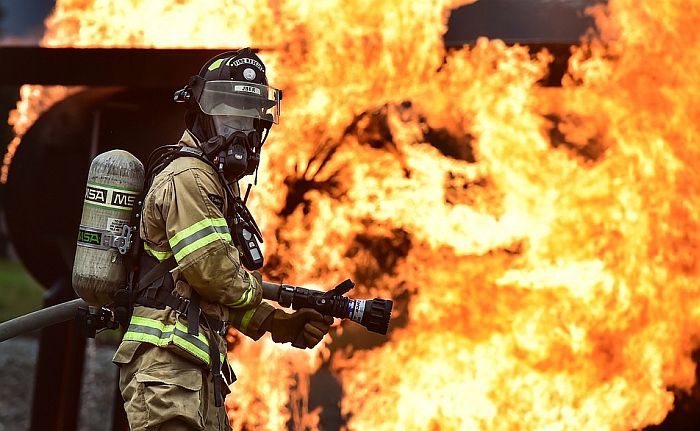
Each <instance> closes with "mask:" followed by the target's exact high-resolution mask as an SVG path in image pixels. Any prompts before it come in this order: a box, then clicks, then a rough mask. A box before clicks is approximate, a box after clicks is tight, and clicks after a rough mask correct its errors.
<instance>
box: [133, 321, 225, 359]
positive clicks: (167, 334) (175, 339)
mask: <svg viewBox="0 0 700 431" xmlns="http://www.w3.org/2000/svg"><path fill="white" fill-rule="evenodd" d="M139 326H140V327H142V328H139ZM148 329H151V331H150V333H149V332H147V331H148ZM178 331H179V332H181V333H182V334H183V335H179V334H178ZM154 332H155V333H157V334H158V335H155V334H154ZM186 337H191V338H192V340H196V341H198V342H200V343H202V345H201V346H197V345H196V344H194V343H193V341H191V340H188V339H187V338H186ZM123 339H124V340H127V341H142V342H147V343H150V344H154V345H156V346H158V347H166V346H168V345H169V344H175V345H176V346H178V347H181V348H182V349H183V350H185V351H187V352H189V353H191V354H192V355H193V356H194V357H196V358H198V359H200V360H201V361H202V362H204V363H206V364H207V365H209V364H210V363H211V360H210V358H209V342H208V341H207V339H206V337H205V336H204V335H202V334H198V335H197V336H194V335H190V334H188V333H187V327H186V326H185V325H184V324H183V323H181V322H177V323H176V324H175V325H165V324H163V323H162V322H159V321H157V320H153V319H148V318H145V317H139V316H132V318H131V322H130V325H129V328H128V329H127V331H126V333H125V334H124V338H123Z"/></svg>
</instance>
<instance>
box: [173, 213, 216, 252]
mask: <svg viewBox="0 0 700 431" xmlns="http://www.w3.org/2000/svg"><path fill="white" fill-rule="evenodd" d="M208 226H228V225H227V224H226V220H225V219H223V218H215V219H211V218H205V219H204V220H201V221H198V222H197V223H195V224H193V225H192V226H190V227H187V228H185V229H183V230H181V231H180V232H178V233H177V234H175V236H173V237H172V238H170V240H169V241H168V242H169V243H170V248H175V246H177V244H178V243H179V242H180V241H182V240H183V239H185V238H187V237H188V236H190V235H192V234H193V233H195V232H197V231H200V230H202V229H203V228H205V227H208Z"/></svg>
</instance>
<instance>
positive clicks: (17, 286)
mask: <svg viewBox="0 0 700 431" xmlns="http://www.w3.org/2000/svg"><path fill="white" fill-rule="evenodd" d="M43 296H44V289H43V288H42V287H41V285H40V284H39V283H37V282H36V281H35V280H34V279H33V278H32V277H31V276H30V275H29V273H28V272H27V270H26V269H25V268H24V266H22V264H21V263H18V262H14V261H11V260H7V259H0V322H4V321H6V320H9V319H12V318H14V317H17V316H21V315H23V314H26V313H30V312H32V311H36V310H38V309H40V308H41V306H42V304H43Z"/></svg>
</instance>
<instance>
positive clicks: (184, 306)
mask: <svg viewBox="0 0 700 431" xmlns="http://www.w3.org/2000/svg"><path fill="white" fill-rule="evenodd" d="M189 309H190V298H185V297H180V304H179V305H178V307H177V310H175V312H176V313H177V314H182V315H183V316H185V317H187V311H188V310H189Z"/></svg>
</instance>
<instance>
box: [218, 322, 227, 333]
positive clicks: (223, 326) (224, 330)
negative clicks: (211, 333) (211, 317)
mask: <svg viewBox="0 0 700 431" xmlns="http://www.w3.org/2000/svg"><path fill="white" fill-rule="evenodd" d="M218 332H219V335H220V336H222V337H223V336H224V335H226V333H227V332H228V322H227V321H225V320H222V321H221V328H219V331H218Z"/></svg>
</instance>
